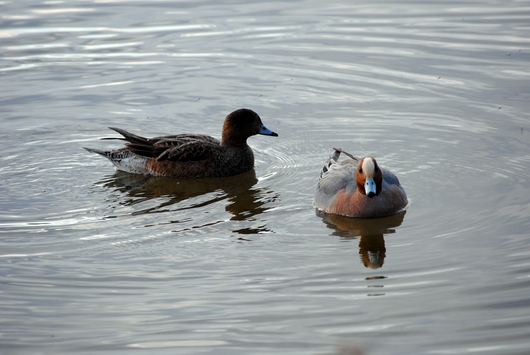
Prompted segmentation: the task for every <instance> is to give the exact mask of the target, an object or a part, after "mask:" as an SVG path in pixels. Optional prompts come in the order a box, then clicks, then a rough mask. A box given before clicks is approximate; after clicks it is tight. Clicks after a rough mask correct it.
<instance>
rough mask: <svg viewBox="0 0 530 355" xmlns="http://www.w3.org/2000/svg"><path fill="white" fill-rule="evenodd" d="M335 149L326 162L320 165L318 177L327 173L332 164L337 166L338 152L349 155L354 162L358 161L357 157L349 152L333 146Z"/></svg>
mask: <svg viewBox="0 0 530 355" xmlns="http://www.w3.org/2000/svg"><path fill="white" fill-rule="evenodd" d="M333 149H334V150H335V151H334V152H333V155H332V156H330V157H329V158H328V160H326V163H325V164H324V166H323V167H322V170H321V171H320V179H322V178H323V177H324V175H326V173H328V172H329V171H330V170H331V169H332V167H333V166H337V163H338V161H339V157H340V153H344V154H345V155H346V156H348V157H350V158H351V159H352V160H354V162H355V164H357V163H358V162H359V159H358V158H356V157H354V156H353V155H351V154H350V153H348V152H346V151H344V150H342V149H341V148H333Z"/></svg>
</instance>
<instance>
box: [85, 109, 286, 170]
mask: <svg viewBox="0 0 530 355" xmlns="http://www.w3.org/2000/svg"><path fill="white" fill-rule="evenodd" d="M110 128H111V129H113V130H115V131H116V132H118V133H120V134H121V135H122V136H123V137H124V138H120V139H122V140H125V141H127V143H126V144H125V147H124V148H121V149H117V150H111V151H101V150H98V149H92V148H85V149H86V150H88V151H90V152H93V153H97V154H100V155H102V156H104V157H106V158H107V159H109V160H110V161H111V162H112V163H113V164H114V165H115V166H116V167H117V168H118V169H119V170H123V171H127V172H130V173H134V174H145V175H153V176H166V177H178V178H197V177H221V176H231V175H236V174H240V173H243V172H245V171H248V170H250V169H252V168H253V167H254V153H253V152H252V149H251V148H250V147H249V146H248V144H247V138H248V137H250V136H253V135H255V134H264V135H269V136H278V134H276V133H274V132H273V131H271V130H269V129H268V128H267V127H265V126H264V125H263V123H262V122H261V119H260V117H259V116H258V114H256V113H255V112H254V111H252V110H248V109H240V110H237V111H234V112H232V113H231V114H229V115H228V116H227V117H226V119H225V122H224V125H223V133H222V138H221V140H217V139H215V138H213V137H210V136H208V135H205V134H177V135H172V136H161V137H155V138H144V137H140V136H137V135H135V134H132V133H129V132H127V131H125V130H122V129H119V128H113V127H110Z"/></svg>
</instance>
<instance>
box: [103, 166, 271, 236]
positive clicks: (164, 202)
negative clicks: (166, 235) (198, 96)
mask: <svg viewBox="0 0 530 355" xmlns="http://www.w3.org/2000/svg"><path fill="white" fill-rule="evenodd" d="M257 183H258V179H257V178H256V172H255V170H254V169H252V170H249V171H247V172H244V173H242V174H239V175H235V176H230V177H215V178H200V179H178V178H165V177H152V176H145V175H136V174H129V173H126V172H122V171H117V172H116V173H114V175H112V176H111V177H110V178H107V179H105V180H103V181H100V182H99V184H102V185H103V186H104V187H106V188H110V189H114V190H116V191H120V192H122V193H123V194H124V195H126V196H127V199H125V200H124V201H123V200H121V201H120V204H121V205H125V206H133V205H136V204H140V203H142V202H145V201H148V200H154V199H157V198H160V197H164V198H163V199H160V202H159V203H157V204H156V205H154V206H153V205H150V207H148V208H145V209H141V210H137V211H135V212H134V214H147V213H160V212H167V211H168V208H166V207H169V206H172V205H175V204H177V203H179V202H183V201H185V200H187V199H190V198H194V197H199V196H202V195H207V194H211V196H208V198H207V199H205V200H203V201H199V202H197V203H194V204H193V205H191V206H190V205H189V204H187V205H185V206H183V207H180V208H178V209H175V208H173V209H172V210H173V211H175V210H181V211H182V210H190V209H193V208H196V207H203V206H208V205H210V204H213V203H216V202H219V201H223V200H226V201H227V203H226V205H225V210H226V211H227V212H229V213H230V214H232V218H230V220H233V221H243V220H248V219H251V218H252V217H253V216H256V215H259V214H261V213H263V212H265V211H266V210H267V207H266V204H267V203H269V202H271V201H274V200H276V199H277V197H278V196H277V194H276V193H273V192H272V191H269V190H266V189H263V188H257V187H256V186H255V185H256V184H257ZM190 213H193V212H190ZM267 231H269V230H268V229H267V228H266V227H264V226H259V227H256V228H243V229H241V230H236V231H234V233H238V234H252V233H259V232H267Z"/></svg>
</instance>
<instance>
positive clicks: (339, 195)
mask: <svg viewBox="0 0 530 355" xmlns="http://www.w3.org/2000/svg"><path fill="white" fill-rule="evenodd" d="M340 153H344V154H346V155H348V156H349V157H350V159H346V160H343V161H342V162H338V158H339V156H340ZM407 204H408V199H407V194H406V193H405V190H404V189H403V187H401V185H400V183H399V180H398V178H397V177H396V176H395V175H394V174H393V173H391V172H390V171H389V170H388V169H385V168H380V167H379V166H378V164H377V162H376V160H375V159H374V158H372V157H365V158H362V159H358V158H355V157H353V156H352V155H351V154H348V153H346V152H344V151H342V150H341V149H335V153H334V154H333V156H331V157H330V158H329V159H328V161H327V162H326V164H325V165H324V168H323V169H322V172H321V173H320V180H319V182H318V185H317V188H316V190H315V207H316V208H318V209H319V210H321V211H323V212H327V213H334V214H338V215H343V216H348V217H359V218H379V217H386V216H390V215H393V214H396V213H398V212H400V211H402V210H403V209H404V208H405V207H406V206H407Z"/></svg>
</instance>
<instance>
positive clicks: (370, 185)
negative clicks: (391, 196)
mask: <svg viewBox="0 0 530 355" xmlns="http://www.w3.org/2000/svg"><path fill="white" fill-rule="evenodd" d="M355 181H356V182H357V190H358V191H359V192H360V193H361V194H363V195H366V196H368V197H374V196H377V195H379V194H380V193H381V188H382V184H383V174H382V172H381V169H380V168H379V166H378V165H377V161H376V160H375V159H374V158H372V157H364V158H362V159H361V160H360V161H359V165H358V166H357V171H356V172H355Z"/></svg>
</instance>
